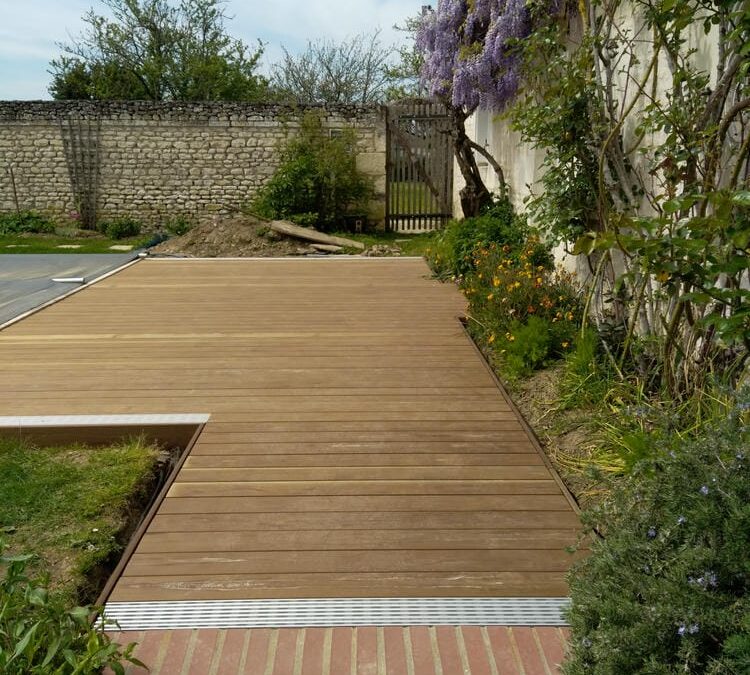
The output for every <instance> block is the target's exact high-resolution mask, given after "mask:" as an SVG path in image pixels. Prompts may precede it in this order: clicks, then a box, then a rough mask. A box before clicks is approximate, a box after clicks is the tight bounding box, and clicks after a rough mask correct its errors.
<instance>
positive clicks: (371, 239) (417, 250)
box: [333, 232, 437, 256]
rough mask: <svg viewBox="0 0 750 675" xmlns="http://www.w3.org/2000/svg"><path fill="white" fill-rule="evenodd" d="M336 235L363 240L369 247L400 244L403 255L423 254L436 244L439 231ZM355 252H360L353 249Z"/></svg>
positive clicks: (339, 233)
mask: <svg viewBox="0 0 750 675" xmlns="http://www.w3.org/2000/svg"><path fill="white" fill-rule="evenodd" d="M333 234H334V235H335V236H338V237H345V238H346V239H354V240H355V241H361V242H362V243H363V244H364V245H365V246H366V247H367V248H370V247H371V246H398V248H400V249H401V252H402V255H407V256H423V255H426V252H427V250H428V249H429V248H430V247H431V246H433V245H434V242H435V237H436V235H437V232H425V233H423V234H404V233H403V232H370V233H367V234H352V233H351V232H334V233H333ZM352 252H353V253H359V251H356V250H355V249H352Z"/></svg>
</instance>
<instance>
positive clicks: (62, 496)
mask: <svg viewBox="0 0 750 675" xmlns="http://www.w3.org/2000/svg"><path fill="white" fill-rule="evenodd" d="M158 455H159V450H158V448H156V447H154V446H151V445H148V444H146V443H144V442H143V441H142V440H138V439H134V440H131V441H128V442H123V443H121V444H118V445H112V446H106V447H87V446H67V447H44V448H37V447H34V446H32V445H29V444H24V443H21V442H18V441H15V440H14V441H10V440H5V439H0V537H2V538H4V539H5V540H6V542H7V544H8V545H9V547H10V552H12V553H33V554H35V555H36V556H37V558H36V559H35V561H34V568H35V569H36V571H37V572H39V573H43V574H49V577H50V586H51V588H52V589H53V591H54V592H55V593H56V594H59V595H60V596H61V597H62V598H64V599H65V600H68V601H70V602H74V603H75V602H81V601H83V602H90V601H92V600H93V599H95V596H96V594H97V593H98V591H99V590H100V589H99V585H100V581H101V579H98V578H96V576H97V571H99V570H101V568H102V566H103V565H107V564H108V563H111V562H112V561H113V560H115V559H116V558H117V557H118V556H119V554H120V552H121V550H122V548H123V545H124V542H123V538H124V536H127V535H128V534H129V533H128V532H124V530H127V529H128V525H129V523H130V522H131V521H133V517H132V516H133V511H134V510H140V508H141V506H142V505H143V504H145V502H146V500H147V499H148V497H149V494H150V492H151V489H152V484H153V477H154V475H155V470H156V465H157V461H158ZM123 535H124V536H123Z"/></svg>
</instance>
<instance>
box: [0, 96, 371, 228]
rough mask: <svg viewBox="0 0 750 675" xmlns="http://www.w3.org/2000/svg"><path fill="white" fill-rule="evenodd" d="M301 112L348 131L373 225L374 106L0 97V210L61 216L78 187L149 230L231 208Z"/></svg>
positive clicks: (254, 185)
mask: <svg viewBox="0 0 750 675" xmlns="http://www.w3.org/2000/svg"><path fill="white" fill-rule="evenodd" d="M309 109H314V110H317V111H319V112H320V114H321V115H322V116H323V120H324V125H325V126H327V127H329V128H330V129H337V128H338V129H340V128H342V127H344V126H347V125H349V126H352V127H354V128H355V129H356V131H357V133H358V137H359V145H360V153H359V155H358V157H357V164H358V166H359V167H360V169H361V170H362V171H363V172H365V173H367V174H368V175H370V176H371V177H372V178H373V179H374V181H375V189H376V195H377V196H376V201H375V202H374V203H373V204H372V208H371V218H372V219H373V220H374V221H376V222H379V221H382V220H383V217H384V210H385V144H386V140H385V115H384V112H383V111H382V109H381V108H379V107H376V106H373V107H361V106H325V107H315V106H313V107H309V108H306V107H289V106H281V105H270V104H264V105H258V104H242V103H184V102H168V103H153V102H143V101H126V102H122V101H116V102H115V101H106V102H88V101H53V102H46V101H45V102H42V101H0V178H1V179H2V180H1V182H0V211H2V212H7V211H12V210H14V209H15V208H16V203H17V205H18V207H19V208H20V209H21V210H34V211H38V212H41V213H43V214H45V215H48V216H50V217H52V218H55V219H56V220H58V222H65V221H67V222H70V217H69V214H70V213H71V212H74V211H77V209H78V208H79V205H80V195H81V194H82V192H81V190H82V189H84V190H92V191H93V196H92V198H93V199H95V202H96V206H97V216H98V218H99V219H107V218H113V217H118V216H131V217H135V218H137V219H139V220H141V221H143V222H145V223H149V224H151V225H156V224H158V223H159V222H163V221H164V220H166V219H170V218H173V217H175V216H178V215H182V216H186V217H189V218H191V219H193V220H196V221H201V220H205V219H207V218H210V217H212V216H213V215H214V214H216V213H219V214H226V213H231V212H233V211H235V210H236V209H237V208H238V207H240V206H241V205H243V204H247V202H248V201H249V200H250V199H252V197H253V196H254V195H255V194H256V192H257V190H258V188H260V187H261V186H262V185H264V183H265V182H266V181H267V180H268V179H269V177H270V176H271V175H272V174H273V172H274V170H275V169H276V167H277V166H278V162H279V148H280V146H281V145H282V144H283V143H284V141H285V140H286V139H287V138H288V137H289V136H290V135H291V134H294V133H295V130H296V129H297V127H298V124H299V120H300V119H301V116H302V115H303V114H304V112H305V111H306V110H309ZM86 166H88V167H90V169H91V171H89V172H88V173H87V172H85V171H84V172H83V177H85V178H86V180H85V181H84V180H82V171H81V167H86ZM92 175H93V176H94V179H91V178H90V176H92ZM12 178H13V180H12ZM83 182H85V183H86V185H84V186H82V185H81V184H82V183H83ZM14 183H15V194H14ZM76 185H77V186H78V187H77V188H76V187H75V186H76ZM76 194H77V195H79V198H78V199H77V198H76V196H75V195H76Z"/></svg>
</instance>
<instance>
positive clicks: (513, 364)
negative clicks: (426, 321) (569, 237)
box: [461, 235, 581, 379]
mask: <svg viewBox="0 0 750 675" xmlns="http://www.w3.org/2000/svg"><path fill="white" fill-rule="evenodd" d="M472 264H473V265H474V271H473V272H471V273H469V274H468V275H467V276H465V277H463V278H462V279H461V289H462V290H463V292H464V294H465V295H466V298H467V300H468V301H469V317H470V319H471V321H470V324H469V325H470V330H471V331H472V333H473V334H474V336H475V337H476V338H477V339H479V340H480V341H482V342H484V343H485V344H486V345H488V346H491V348H492V349H493V350H495V353H496V354H497V355H498V356H499V357H500V359H501V360H502V361H503V362H504V368H503V375H504V376H506V377H507V378H509V379H514V378H516V377H519V376H522V375H527V374H529V373H530V372H531V371H532V370H535V369H537V368H540V367H542V366H544V365H547V364H548V363H550V362H551V361H552V360H554V359H557V358H560V357H561V356H563V355H565V354H567V353H568V351H569V350H570V349H571V345H572V344H573V342H574V339H575V335H576V330H577V324H578V322H579V321H580V316H581V307H580V300H579V296H578V288H577V286H576V285H575V283H574V281H573V277H572V275H570V274H569V273H567V272H565V271H563V270H556V269H552V268H551V265H550V264H549V250H548V249H547V247H545V246H544V244H542V243H541V242H540V241H539V239H538V238H537V237H536V236H535V235H531V236H529V237H528V238H527V239H526V240H525V241H524V242H523V245H522V246H518V247H516V248H513V247H511V246H510V245H509V244H504V245H503V246H499V245H498V244H495V243H491V244H489V246H487V247H486V248H480V249H477V250H476V251H475V252H474V258H473V259H472Z"/></svg>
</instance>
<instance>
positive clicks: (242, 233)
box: [149, 216, 317, 258]
mask: <svg viewBox="0 0 750 675" xmlns="http://www.w3.org/2000/svg"><path fill="white" fill-rule="evenodd" d="M316 252H317V251H315V249H314V248H312V247H311V246H309V245H308V244H306V243H305V242H302V241H300V240H299V239H292V238H290V237H285V236H283V235H281V234H279V233H277V232H274V231H273V230H271V229H270V228H269V227H268V223H267V222H266V221H264V220H260V219H258V218H253V217H252V216H234V217H228V218H215V219H214V220H213V221H212V222H208V223H204V224H202V225H197V226H196V227H194V228H193V229H192V230H190V231H189V232H187V233H186V234H183V235H182V236H180V237H174V238H172V239H168V240H167V241H165V242H162V243H161V244H158V245H156V246H154V247H153V248H151V249H149V253H150V254H152V255H174V256H183V257H189V258H254V257H269V258H273V257H280V256H295V255H307V254H308V253H316Z"/></svg>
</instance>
